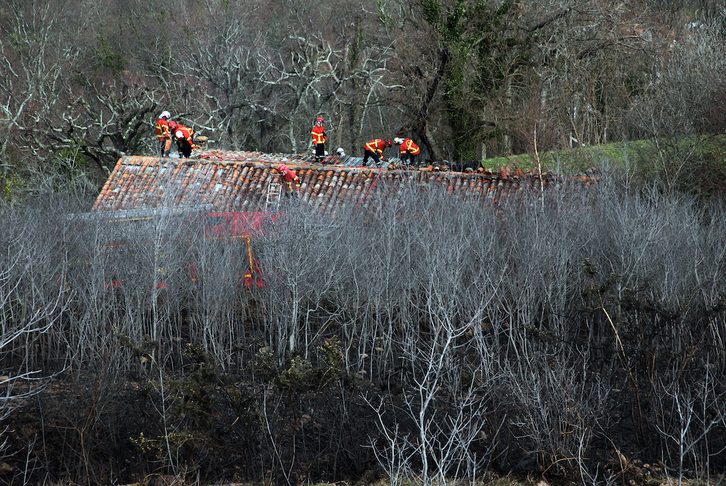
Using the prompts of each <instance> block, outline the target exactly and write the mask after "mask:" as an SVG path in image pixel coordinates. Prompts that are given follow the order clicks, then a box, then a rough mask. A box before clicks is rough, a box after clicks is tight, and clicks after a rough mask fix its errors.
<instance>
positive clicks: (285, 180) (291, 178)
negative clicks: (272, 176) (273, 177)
mask: <svg viewBox="0 0 726 486" xmlns="http://www.w3.org/2000/svg"><path fill="white" fill-rule="evenodd" d="M277 170H278V171H279V172H280V174H281V175H282V186H283V187H284V188H285V194H286V195H287V196H297V193H298V191H299V190H300V178H299V177H298V176H297V174H296V173H295V171H294V170H290V169H288V168H287V166H285V165H281V166H280V167H278V168H277ZM293 185H294V186H293Z"/></svg>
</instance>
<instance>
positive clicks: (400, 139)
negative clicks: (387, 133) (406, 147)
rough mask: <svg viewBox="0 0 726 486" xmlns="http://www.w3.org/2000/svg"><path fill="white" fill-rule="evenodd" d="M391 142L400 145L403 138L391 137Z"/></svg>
mask: <svg viewBox="0 0 726 486" xmlns="http://www.w3.org/2000/svg"><path fill="white" fill-rule="evenodd" d="M393 143H395V144H396V145H400V144H402V143H403V139H402V138H398V137H396V138H394V139H393Z"/></svg>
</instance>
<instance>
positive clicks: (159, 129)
mask: <svg viewBox="0 0 726 486" xmlns="http://www.w3.org/2000/svg"><path fill="white" fill-rule="evenodd" d="M169 118H171V114H170V113H169V112H168V111H162V112H161V115H159V118H158V119H157V120H156V138H157V139H158V140H159V151H158V154H159V157H168V156H169V151H170V150H171V133H169Z"/></svg>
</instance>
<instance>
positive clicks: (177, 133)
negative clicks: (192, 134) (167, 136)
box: [174, 130, 184, 138]
mask: <svg viewBox="0 0 726 486" xmlns="http://www.w3.org/2000/svg"><path fill="white" fill-rule="evenodd" d="M174 135H176V138H184V134H183V133H182V131H181V130H177V131H176V133H175V134H174Z"/></svg>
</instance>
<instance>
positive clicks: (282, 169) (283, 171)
mask: <svg viewBox="0 0 726 486" xmlns="http://www.w3.org/2000/svg"><path fill="white" fill-rule="evenodd" d="M277 170H279V171H280V174H284V173H285V172H287V166H285V165H281V166H280V167H278V168H277Z"/></svg>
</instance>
